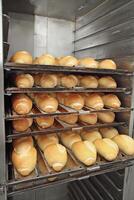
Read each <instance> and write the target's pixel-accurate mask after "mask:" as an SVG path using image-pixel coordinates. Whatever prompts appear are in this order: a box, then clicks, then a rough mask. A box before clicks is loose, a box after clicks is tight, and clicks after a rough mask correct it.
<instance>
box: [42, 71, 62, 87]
mask: <svg viewBox="0 0 134 200" xmlns="http://www.w3.org/2000/svg"><path fill="white" fill-rule="evenodd" d="M57 85H58V77H57V75H55V74H43V75H42V76H41V78H40V86H41V87H43V88H54V87H56V86H57Z"/></svg>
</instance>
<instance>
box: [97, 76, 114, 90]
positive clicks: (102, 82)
mask: <svg viewBox="0 0 134 200" xmlns="http://www.w3.org/2000/svg"><path fill="white" fill-rule="evenodd" d="M98 83H99V87H100V88H117V83H116V81H115V80H114V79H113V78H112V77H111V76H104V77H101V78H100V79H99V80H98Z"/></svg>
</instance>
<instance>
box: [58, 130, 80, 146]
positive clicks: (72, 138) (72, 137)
mask: <svg viewBox="0 0 134 200" xmlns="http://www.w3.org/2000/svg"><path fill="white" fill-rule="evenodd" d="M60 136H61V141H62V143H63V145H64V146H66V147H67V148H69V149H71V147H72V145H73V144H74V143H75V142H79V141H81V137H80V135H79V134H78V133H76V132H73V131H66V132H63V133H62V134H61V135H60Z"/></svg>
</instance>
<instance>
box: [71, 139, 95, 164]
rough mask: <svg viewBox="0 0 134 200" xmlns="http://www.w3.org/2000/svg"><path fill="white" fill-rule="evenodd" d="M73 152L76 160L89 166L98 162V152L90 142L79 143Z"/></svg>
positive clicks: (74, 146)
mask: <svg viewBox="0 0 134 200" xmlns="http://www.w3.org/2000/svg"><path fill="white" fill-rule="evenodd" d="M72 151H73V153H74V155H75V156H76V158H77V159H78V160H80V161H81V162H82V163H84V164H85V165H87V166H90V165H93V164H94V163H95V162H96V157H97V152H96V148H95V146H94V144H93V143H92V142H89V141H86V140H85V141H79V142H75V143H74V144H73V145H72Z"/></svg>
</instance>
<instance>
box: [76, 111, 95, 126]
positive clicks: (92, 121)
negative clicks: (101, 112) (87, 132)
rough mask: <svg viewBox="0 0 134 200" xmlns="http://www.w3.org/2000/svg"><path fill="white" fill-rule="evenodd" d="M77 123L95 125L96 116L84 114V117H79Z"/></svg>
mask: <svg viewBox="0 0 134 200" xmlns="http://www.w3.org/2000/svg"><path fill="white" fill-rule="evenodd" d="M79 121H81V122H85V123H87V124H96V123H97V114H96V113H91V114H86V115H79Z"/></svg>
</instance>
